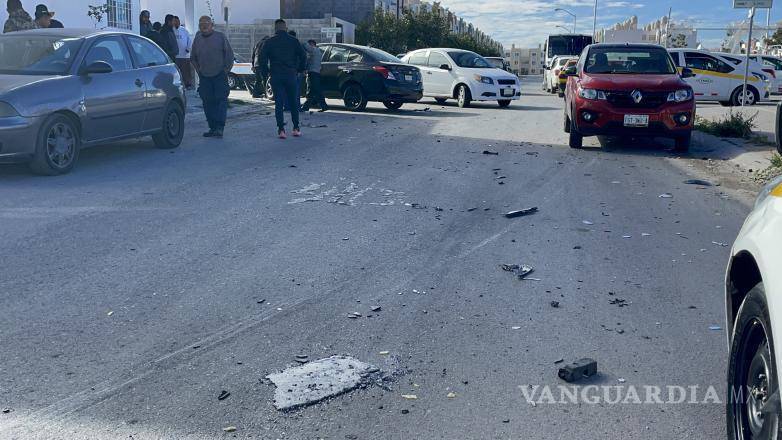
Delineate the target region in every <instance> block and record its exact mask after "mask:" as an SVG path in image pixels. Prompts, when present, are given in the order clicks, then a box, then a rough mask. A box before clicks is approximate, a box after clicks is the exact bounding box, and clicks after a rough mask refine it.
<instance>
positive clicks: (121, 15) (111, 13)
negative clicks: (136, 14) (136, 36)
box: [106, 0, 133, 29]
mask: <svg viewBox="0 0 782 440" xmlns="http://www.w3.org/2000/svg"><path fill="white" fill-rule="evenodd" d="M106 6H108V13H107V14H106V15H107V17H108V22H109V27H113V28H117V29H133V21H132V19H131V12H130V11H131V8H130V0H107V1H106Z"/></svg>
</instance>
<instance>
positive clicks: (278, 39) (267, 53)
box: [260, 19, 307, 139]
mask: <svg viewBox="0 0 782 440" xmlns="http://www.w3.org/2000/svg"><path fill="white" fill-rule="evenodd" d="M287 27H288V26H287V24H286V23H285V20H283V19H278V20H277V21H275V22H274V31H275V34H274V36H273V37H271V38H269V39H268V40H267V41H266V43H264V45H263V47H262V48H261V60H260V68H261V74H262V75H264V76H268V75H271V82H272V89H273V90H274V115H275V117H276V118H277V134H278V136H279V137H280V139H285V138H287V137H288V136H287V134H286V133H285V113H284V111H283V108H284V105H285V101H287V102H289V103H290V112H291V121H292V122H293V136H296V137H299V136H301V129H300V127H299V97H298V96H296V90H297V86H296V83H297V80H298V79H297V75H298V73H299V72H303V71H304V66H305V63H306V61H307V54H306V53H305V52H304V48H303V47H302V46H301V43H299V40H298V39H296V38H295V37H292V36H291V35H289V34H288V32H287Z"/></svg>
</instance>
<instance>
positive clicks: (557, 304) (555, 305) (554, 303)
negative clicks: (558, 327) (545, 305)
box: [551, 301, 559, 309]
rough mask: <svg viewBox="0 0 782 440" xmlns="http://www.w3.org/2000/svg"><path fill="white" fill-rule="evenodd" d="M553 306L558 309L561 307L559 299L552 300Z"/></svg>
mask: <svg viewBox="0 0 782 440" xmlns="http://www.w3.org/2000/svg"><path fill="white" fill-rule="evenodd" d="M551 307H553V308H555V309H558V308H559V301H551Z"/></svg>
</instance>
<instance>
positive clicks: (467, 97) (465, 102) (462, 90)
mask: <svg viewBox="0 0 782 440" xmlns="http://www.w3.org/2000/svg"><path fill="white" fill-rule="evenodd" d="M456 100H457V103H458V104H459V107H460V108H467V107H469V106H470V103H471V102H472V94H471V93H470V88H469V87H467V86H466V85H464V84H460V85H459V87H457V89H456Z"/></svg>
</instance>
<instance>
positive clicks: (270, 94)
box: [266, 79, 274, 101]
mask: <svg viewBox="0 0 782 440" xmlns="http://www.w3.org/2000/svg"><path fill="white" fill-rule="evenodd" d="M266 99H268V100H269V101H274V87H272V80H271V79H268V80H266Z"/></svg>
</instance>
